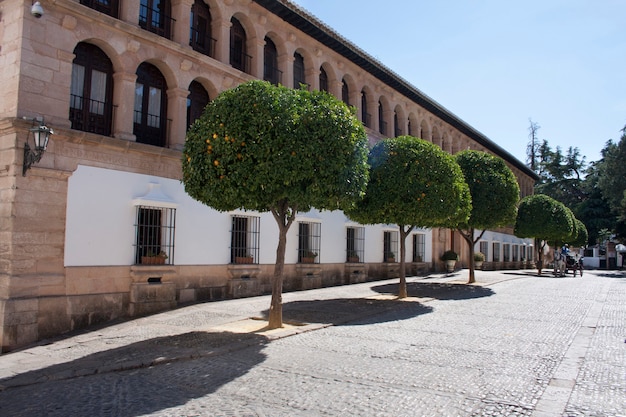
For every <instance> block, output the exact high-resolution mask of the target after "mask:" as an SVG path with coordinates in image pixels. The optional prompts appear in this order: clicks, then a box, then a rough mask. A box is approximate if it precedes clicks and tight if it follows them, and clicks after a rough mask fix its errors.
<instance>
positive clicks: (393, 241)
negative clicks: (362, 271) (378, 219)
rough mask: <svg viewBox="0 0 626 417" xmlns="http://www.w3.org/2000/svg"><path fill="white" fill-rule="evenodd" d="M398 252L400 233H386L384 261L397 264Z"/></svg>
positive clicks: (384, 236) (384, 237)
mask: <svg viewBox="0 0 626 417" xmlns="http://www.w3.org/2000/svg"><path fill="white" fill-rule="evenodd" d="M397 252H398V233H397V232H384V235H383V261H384V262H395V260H396V258H397V256H396V254H397Z"/></svg>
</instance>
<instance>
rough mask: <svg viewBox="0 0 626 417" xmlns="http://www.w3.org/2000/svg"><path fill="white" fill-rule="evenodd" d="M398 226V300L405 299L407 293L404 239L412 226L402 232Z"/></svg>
mask: <svg viewBox="0 0 626 417" xmlns="http://www.w3.org/2000/svg"><path fill="white" fill-rule="evenodd" d="M398 226H400V284H399V285H398V298H406V297H407V296H408V292H407V290H406V238H407V237H408V235H409V233H410V232H411V230H413V226H408V229H407V230H406V231H405V230H404V225H398Z"/></svg>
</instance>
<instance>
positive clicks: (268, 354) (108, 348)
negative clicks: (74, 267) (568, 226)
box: [0, 271, 626, 417]
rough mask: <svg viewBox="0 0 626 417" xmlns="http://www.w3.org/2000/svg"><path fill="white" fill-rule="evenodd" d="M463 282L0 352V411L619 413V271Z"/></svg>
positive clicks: (227, 305)
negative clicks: (266, 318)
mask: <svg viewBox="0 0 626 417" xmlns="http://www.w3.org/2000/svg"><path fill="white" fill-rule="evenodd" d="M466 276H467V271H462V272H459V273H455V274H453V275H431V276H429V277H426V278H409V279H408V282H409V295H410V297H409V298H408V299H407V300H405V301H398V300H394V297H393V295H392V294H393V292H394V291H395V288H396V285H395V284H396V281H397V280H390V281H379V282H369V283H365V284H358V285H352V286H344V287H333V288H326V289H319V290H311V291H304V292H295V293H287V294H284V296H283V302H284V318H285V320H286V321H287V322H289V323H291V325H289V326H286V328H285V329H278V330H272V331H265V330H264V329H263V325H264V322H263V321H261V320H250V318H251V317H255V318H256V317H262V316H263V314H264V313H265V310H266V309H267V307H268V306H269V297H267V296H264V297H255V298H251V299H241V300H228V301H223V302H215V303H206V304H201V305H194V306H189V307H185V308H181V309H178V310H175V311H171V312H167V313H163V314H158V315H154V316H151V317H146V318H141V319H138V320H133V321H129V322H125V323H119V324H116V325H113V326H109V327H106V328H102V329H98V330H93V331H91V332H87V333H82V334H77V335H73V336H71V337H66V338H62V339H58V340H51V341H47V342H46V343H42V344H40V345H38V346H33V347H30V348H28V349H24V350H21V351H18V352H13V353H9V354H5V355H2V356H0V416H141V415H151V416H534V417H547V416H576V417H577V416H622V417H624V416H626V274H624V273H620V272H601V271H589V272H588V271H586V273H585V276H584V277H583V278H580V277H577V278H572V277H571V276H569V277H566V278H552V277H548V276H543V277H535V276H532V275H531V274H530V271H527V272H526V271H522V272H520V271H500V272H487V271H478V272H477V280H478V281H479V284H478V285H464V284H463V282H464V281H465V279H466ZM305 323H310V324H306V325H305ZM255 330H256V331H255Z"/></svg>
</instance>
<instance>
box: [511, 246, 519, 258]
mask: <svg viewBox="0 0 626 417" xmlns="http://www.w3.org/2000/svg"><path fill="white" fill-rule="evenodd" d="M511 249H512V252H513V262H517V261H519V245H513V247H512V248H511Z"/></svg>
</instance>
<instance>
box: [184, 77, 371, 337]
mask: <svg viewBox="0 0 626 417" xmlns="http://www.w3.org/2000/svg"><path fill="white" fill-rule="evenodd" d="M182 169H183V183H184V186H185V191H186V192H187V193H188V194H189V195H190V196H191V197H192V198H194V199H196V200H198V201H200V202H202V203H204V204H206V205H208V206H210V207H213V208H215V209H217V210H219V211H230V210H234V209H237V208H243V209H246V210H256V211H259V212H271V213H272V215H273V216H274V219H275V220H276V223H277V224H278V229H279V240H278V247H277V249H276V264H275V268H274V275H273V278H272V300H271V304H270V309H269V323H268V326H269V328H278V327H282V286H283V270H284V263H285V251H286V245H287V231H288V230H289V227H290V226H291V225H292V224H293V222H294V220H295V218H296V213H297V212H298V211H301V212H305V211H308V210H309V209H310V208H311V207H315V208H317V209H320V210H324V209H329V210H335V209H343V210H345V209H348V208H350V207H352V205H353V204H354V203H355V202H356V201H358V200H359V199H360V198H362V197H363V194H364V192H365V187H366V184H367V179H368V167H367V140H366V135H365V131H364V129H363V126H362V124H361V123H360V122H359V121H358V119H357V118H356V117H355V114H354V111H353V110H351V109H349V108H348V107H347V106H346V105H345V104H344V103H343V102H341V101H339V100H337V99H336V98H335V97H333V96H331V95H330V94H328V93H326V92H320V91H314V92H309V91H306V90H293V89H289V88H286V87H282V86H273V85H271V84H270V83H267V82H264V81H250V82H247V83H244V84H241V85H239V86H237V87H235V88H233V89H231V90H227V91H225V92H223V93H222V94H220V95H219V96H218V97H217V98H216V99H215V100H214V101H213V102H211V103H210V104H209V105H208V106H207V107H206V109H205V111H204V113H203V115H202V116H201V117H200V118H199V119H198V120H196V122H195V123H194V124H193V125H192V126H191V128H190V130H189V133H188V135H187V140H186V142H185V147H184V150H183V161H182Z"/></svg>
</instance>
